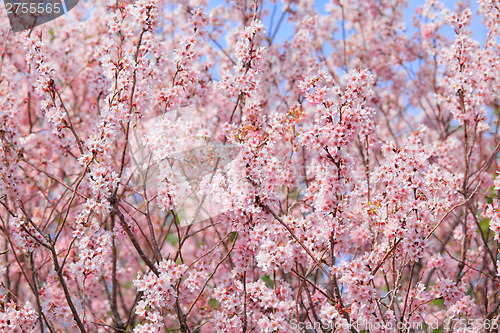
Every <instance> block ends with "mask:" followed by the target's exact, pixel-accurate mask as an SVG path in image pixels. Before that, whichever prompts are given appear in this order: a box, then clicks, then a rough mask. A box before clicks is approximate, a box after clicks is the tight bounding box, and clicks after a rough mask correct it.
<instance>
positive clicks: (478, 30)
mask: <svg viewBox="0 0 500 333" xmlns="http://www.w3.org/2000/svg"><path fill="white" fill-rule="evenodd" d="M229 1H230V0H229ZM359 1H363V0H359ZM441 2H442V3H443V4H444V5H445V6H446V7H447V8H449V9H453V8H454V7H455V5H456V3H457V1H455V0H442V1H441ZM328 3H331V1H330V0H315V1H314V7H315V8H316V9H317V10H318V11H319V12H320V13H322V14H325V13H326V11H325V5H326V4H328ZM408 3H409V6H408V8H407V9H406V11H405V21H406V25H407V29H408V31H409V32H412V31H413V29H414V28H413V27H412V24H411V18H412V16H413V13H415V10H416V9H417V8H418V7H421V6H423V4H424V3H425V0H409V1H408ZM470 4H471V9H472V12H473V14H474V16H473V19H472V30H473V32H474V38H475V39H476V40H478V41H479V42H480V43H483V42H484V40H485V37H486V32H487V30H486V27H485V26H484V25H483V24H482V23H481V18H480V17H478V16H477V15H475V12H476V9H477V8H478V4H477V3H476V2H475V1H474V0H472V1H470ZM217 5H223V6H224V5H227V4H226V1H225V0H209V9H211V8H213V7H215V6H217ZM277 6H278V8H277V10H276V15H275V19H274V24H273V25H274V26H275V25H276V21H277V20H278V18H279V16H280V15H281V8H282V2H281V1H280V0H278V1H277ZM265 8H267V9H268V10H269V13H272V11H273V5H272V4H271V3H270V1H265ZM264 24H265V25H266V27H269V26H270V15H269V16H267V17H266V18H265V19H264ZM444 32H445V33H448V34H449V35H450V37H452V35H453V34H454V33H453V31H452V30H451V29H448V31H447V30H446V29H445V30H444ZM292 34H293V28H292V26H291V25H290V24H288V22H287V21H286V18H285V20H283V22H282V24H281V28H280V30H279V31H278V34H277V35H276V39H277V40H284V39H287V38H289V37H290V36H291V35H292ZM221 42H222V43H224V41H221Z"/></svg>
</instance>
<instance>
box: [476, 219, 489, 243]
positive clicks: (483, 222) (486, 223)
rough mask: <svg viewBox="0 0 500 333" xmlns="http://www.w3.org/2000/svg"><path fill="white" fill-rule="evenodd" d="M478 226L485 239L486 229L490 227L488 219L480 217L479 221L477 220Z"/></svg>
mask: <svg viewBox="0 0 500 333" xmlns="http://www.w3.org/2000/svg"><path fill="white" fill-rule="evenodd" d="M479 226H480V227H481V230H482V232H483V236H484V238H485V239H486V238H487V235H488V230H489V229H490V219H489V218H486V219H481V222H479Z"/></svg>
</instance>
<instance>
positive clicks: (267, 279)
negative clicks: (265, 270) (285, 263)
mask: <svg viewBox="0 0 500 333" xmlns="http://www.w3.org/2000/svg"><path fill="white" fill-rule="evenodd" d="M262 281H264V283H265V284H266V286H268V287H269V288H273V289H274V283H273V280H271V278H270V277H269V275H267V274H266V275H264V276H263V277H262Z"/></svg>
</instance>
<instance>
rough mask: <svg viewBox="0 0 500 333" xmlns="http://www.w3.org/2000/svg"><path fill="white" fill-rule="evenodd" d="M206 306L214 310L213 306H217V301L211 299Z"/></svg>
mask: <svg viewBox="0 0 500 333" xmlns="http://www.w3.org/2000/svg"><path fill="white" fill-rule="evenodd" d="M208 305H210V307H211V308H212V309H215V306H216V305H217V300H216V299H215V298H211V299H210V300H209V301H208Z"/></svg>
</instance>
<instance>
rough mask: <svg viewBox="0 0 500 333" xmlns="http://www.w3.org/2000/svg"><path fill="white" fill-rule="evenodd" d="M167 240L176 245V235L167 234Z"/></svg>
mask: <svg viewBox="0 0 500 333" xmlns="http://www.w3.org/2000/svg"><path fill="white" fill-rule="evenodd" d="M167 241H168V242H169V243H170V244H172V245H174V246H175V245H177V236H176V235H174V234H173V233H172V234H168V236H167Z"/></svg>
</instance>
